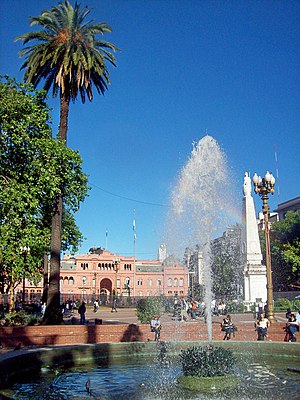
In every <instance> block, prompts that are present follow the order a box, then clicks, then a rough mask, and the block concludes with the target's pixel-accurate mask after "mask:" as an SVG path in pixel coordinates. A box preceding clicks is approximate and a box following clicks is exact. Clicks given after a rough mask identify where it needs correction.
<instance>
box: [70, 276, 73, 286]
mask: <svg viewBox="0 0 300 400" xmlns="http://www.w3.org/2000/svg"><path fill="white" fill-rule="evenodd" d="M69 285H74V278H73V277H72V276H71V277H70V279H69Z"/></svg>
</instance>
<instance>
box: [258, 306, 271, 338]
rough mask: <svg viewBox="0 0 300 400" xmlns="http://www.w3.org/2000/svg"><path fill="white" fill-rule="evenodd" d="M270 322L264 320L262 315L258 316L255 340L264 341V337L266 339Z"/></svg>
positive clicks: (266, 319)
mask: <svg viewBox="0 0 300 400" xmlns="http://www.w3.org/2000/svg"><path fill="white" fill-rule="evenodd" d="M269 325H270V322H269V320H268V318H265V315H264V313H261V314H260V316H259V319H258V320H257V321H256V323H255V328H256V331H257V340H262V341H264V340H265V337H267V334H268V328H269Z"/></svg>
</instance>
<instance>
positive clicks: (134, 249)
mask: <svg viewBox="0 0 300 400" xmlns="http://www.w3.org/2000/svg"><path fill="white" fill-rule="evenodd" d="M135 257H136V227H135V209H134V210H133V299H134V301H135V295H136V293H135V290H136V287H135V285H136V283H135V278H136V276H135V275H136V272H135V262H136V258H135Z"/></svg>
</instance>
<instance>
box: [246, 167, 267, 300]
mask: <svg viewBox="0 0 300 400" xmlns="http://www.w3.org/2000/svg"><path fill="white" fill-rule="evenodd" d="M243 193H244V198H243V214H242V217H243V234H242V254H243V263H244V303H245V305H246V306H247V305H249V306H250V305H251V304H252V303H266V301H267V272H266V266H265V265H263V264H262V253H261V247H260V242H259V237H258V228H257V223H256V215H255V208H254V201H253V197H252V195H251V179H250V177H249V175H248V173H247V172H245V176H244V184H243Z"/></svg>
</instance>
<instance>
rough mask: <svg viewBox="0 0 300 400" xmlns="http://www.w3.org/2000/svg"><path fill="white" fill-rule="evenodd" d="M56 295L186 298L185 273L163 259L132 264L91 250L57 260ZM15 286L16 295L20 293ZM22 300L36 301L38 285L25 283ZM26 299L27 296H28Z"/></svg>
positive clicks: (99, 249) (124, 258) (135, 261)
mask: <svg viewBox="0 0 300 400" xmlns="http://www.w3.org/2000/svg"><path fill="white" fill-rule="evenodd" d="M60 281H61V283H60V292H61V295H62V298H63V299H64V300H66V299H67V298H71V299H74V298H86V299H91V298H94V297H97V298H99V299H100V300H105V299H106V298H109V296H110V295H111V294H112V293H113V292H115V293H117V294H118V296H121V297H124V298H125V297H145V296H160V295H165V296H174V295H178V296H187V294H188V270H187V268H186V267H185V266H183V265H181V264H180V263H179V262H176V261H173V260H172V261H171V262H170V260H169V259H168V258H167V259H165V260H163V261H159V260H135V258H134V257H133V256H131V257H126V256H122V255H119V254H114V253H111V252H110V251H108V250H105V249H102V248H101V247H98V248H91V249H90V253H89V254H78V255H75V256H72V255H68V254H67V255H64V256H63V258H62V260H61V270H60ZM21 286H22V285H19V287H18V288H17V289H19V291H18V293H19V294H20V293H21V290H22V288H21ZM25 293H26V299H32V298H33V297H34V296H36V297H38V298H40V296H41V293H42V284H41V283H40V284H39V285H38V286H33V285H30V284H29V283H28V282H26V288H25ZM28 295H29V296H28Z"/></svg>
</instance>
